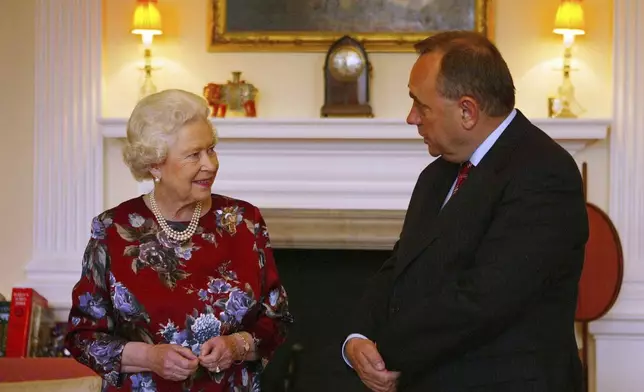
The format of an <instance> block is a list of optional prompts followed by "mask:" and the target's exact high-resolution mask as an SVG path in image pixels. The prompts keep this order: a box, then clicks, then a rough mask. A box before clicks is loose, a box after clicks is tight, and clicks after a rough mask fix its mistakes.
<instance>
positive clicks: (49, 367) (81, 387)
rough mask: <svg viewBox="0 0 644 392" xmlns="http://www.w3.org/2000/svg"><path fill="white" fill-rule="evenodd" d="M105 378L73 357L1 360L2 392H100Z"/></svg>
mask: <svg viewBox="0 0 644 392" xmlns="http://www.w3.org/2000/svg"><path fill="white" fill-rule="evenodd" d="M100 390H101V378H100V377H99V376H98V375H97V374H96V373H94V372H93V371H92V370H90V369H89V368H87V367H85V366H83V365H81V364H79V363H78V362H76V361H75V360H74V359H70V358H0V392H45V391H46V392H63V391H65V392H100Z"/></svg>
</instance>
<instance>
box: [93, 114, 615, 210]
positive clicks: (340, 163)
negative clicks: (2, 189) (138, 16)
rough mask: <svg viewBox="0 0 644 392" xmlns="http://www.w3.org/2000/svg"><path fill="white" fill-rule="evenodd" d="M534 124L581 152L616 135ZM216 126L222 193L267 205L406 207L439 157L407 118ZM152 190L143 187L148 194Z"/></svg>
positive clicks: (572, 125)
mask: <svg viewBox="0 0 644 392" xmlns="http://www.w3.org/2000/svg"><path fill="white" fill-rule="evenodd" d="M534 122H535V124H537V125H538V126H539V127H541V128H542V129H543V130H544V131H545V132H547V133H548V134H549V135H550V136H551V137H552V138H553V139H555V140H557V141H558V142H559V143H560V144H561V145H562V146H563V147H564V148H566V149H567V150H568V151H569V152H570V153H571V154H573V155H574V154H575V153H576V152H578V151H580V150H581V149H583V148H584V147H586V146H587V145H588V144H589V143H592V142H594V141H597V140H603V139H605V138H606V137H607V136H608V128H609V121H608V120H605V119H597V120H587V119H584V120H581V119H579V120H559V119H536V120H534ZM213 123H214V124H215V127H216V129H217V132H218V135H219V138H220V144H219V146H218V153H219V159H220V162H221V167H222V170H220V173H219V175H218V177H217V182H216V189H217V192H221V193H224V194H227V195H230V196H233V197H238V198H241V199H245V200H252V201H253V202H254V203H256V204H257V205H259V206H260V207H262V208H279V209H331V210H347V209H349V210H355V209H358V210H360V209H362V210H405V209H406V208H407V204H408V202H409V197H410V195H411V191H412V189H413V187H414V184H415V182H416V179H417V177H418V174H419V173H420V172H421V170H422V169H423V168H424V167H425V166H426V165H427V164H428V163H430V162H431V160H432V158H431V157H430V156H429V154H428V152H427V148H426V146H425V145H424V144H423V143H422V140H421V139H420V137H419V136H418V133H417V131H416V127H413V126H410V125H407V124H405V123H404V121H403V120H402V119H401V120H391V119H319V118H317V119H286V120H276V119H261V118H255V119H246V118H230V119H215V120H213ZM100 124H101V129H102V134H103V136H104V137H108V138H123V137H125V129H126V120H125V119H101V120H100ZM224 168H225V169H224ZM149 187H150V184H143V186H142V188H141V191H145V190H147V189H150V188H149Z"/></svg>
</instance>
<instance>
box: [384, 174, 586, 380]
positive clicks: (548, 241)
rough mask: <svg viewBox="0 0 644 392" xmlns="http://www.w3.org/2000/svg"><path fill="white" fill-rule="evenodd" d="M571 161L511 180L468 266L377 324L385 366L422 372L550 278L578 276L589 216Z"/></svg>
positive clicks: (486, 331)
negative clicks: (438, 288) (383, 321)
mask: <svg viewBox="0 0 644 392" xmlns="http://www.w3.org/2000/svg"><path fill="white" fill-rule="evenodd" d="M571 166H572V165H569V166H565V167H564V170H561V167H559V168H557V169H559V170H556V169H555V168H552V167H549V168H540V169H534V170H532V171H530V172H528V171H526V172H525V173H524V174H523V175H521V176H518V177H517V178H516V179H514V180H512V182H511V183H510V184H508V188H507V189H506V191H505V194H504V197H503V198H502V199H501V201H500V203H499V205H497V207H496V212H495V215H494V218H493V220H492V222H491V223H490V226H489V228H488V230H487V232H486V234H485V236H484V237H483V239H482V241H481V243H480V245H479V247H478V250H477V252H476V254H475V256H474V260H473V263H472V264H471V267H469V268H468V269H464V270H461V271H460V272H459V273H457V274H455V275H454V276H453V278H452V279H450V280H449V281H448V282H446V283H445V284H444V286H443V287H442V288H441V290H440V291H439V292H438V294H436V295H433V296H431V297H427V298H424V299H422V300H419V302H418V303H416V304H408V305H406V306H405V307H403V309H401V310H400V311H399V312H398V313H397V314H396V315H395V316H394V317H391V318H390V320H389V321H388V322H387V323H386V324H385V325H384V327H383V328H382V329H381V331H380V334H379V336H378V340H377V344H378V349H379V351H380V353H381V355H382V356H383V359H384V360H385V364H386V366H387V368H388V369H390V370H402V369H404V371H409V372H416V371H422V370H423V369H427V368H428V367H429V366H433V365H435V364H436V363H438V362H440V361H441V360H442V359H444V358H445V357H447V356H450V355H458V353H459V352H463V350H465V349H467V348H469V347H471V346H472V345H476V344H481V343H484V342H485V341H486V340H488V339H492V338H493V337H494V336H496V335H497V334H498V333H499V332H500V331H502V330H503V329H504V328H506V327H507V326H508V325H510V324H511V323H513V321H514V320H516V318H517V316H519V315H520V313H521V311H522V309H523V308H524V307H526V306H530V305H531V303H535V302H536V301H538V300H539V297H540V295H541V294H542V293H543V292H544V291H545V290H547V289H548V286H549V285H550V284H556V283H557V281H558V280H561V279H576V280H575V282H576V281H577V280H578V278H579V274H580V273H581V263H582V260H580V258H579V254H580V252H583V249H584V247H585V243H586V240H587V238H588V218H587V215H586V207H585V202H584V199H583V192H582V185H581V179H580V176H579V173H578V171H577V170H576V168H571ZM566 169H567V170H566ZM537 170H538V171H537ZM409 320H414V321H415V322H414V323H410V322H408V321H409ZM419 359H420V360H419Z"/></svg>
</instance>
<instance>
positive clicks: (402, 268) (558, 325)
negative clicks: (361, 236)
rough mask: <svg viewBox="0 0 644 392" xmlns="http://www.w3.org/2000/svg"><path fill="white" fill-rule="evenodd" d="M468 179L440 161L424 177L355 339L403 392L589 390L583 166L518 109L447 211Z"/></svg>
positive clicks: (369, 296)
mask: <svg viewBox="0 0 644 392" xmlns="http://www.w3.org/2000/svg"><path fill="white" fill-rule="evenodd" d="M457 172H458V165H457V164H453V163H449V162H447V161H445V160H443V159H440V158H438V159H436V160H435V161H434V162H432V163H431V164H430V165H429V166H427V168H425V170H424V171H423V172H422V173H421V175H420V177H419V179H418V182H417V184H416V187H415V189H414V191H413V194H412V197H411V201H410V204H409V208H408V211H407V215H406V217H405V222H404V225H403V230H402V233H401V236H400V240H399V241H398V242H397V244H396V246H395V248H394V253H393V256H392V257H391V258H390V259H389V260H388V261H387V262H385V264H384V265H383V266H382V268H381V269H380V271H379V272H378V274H377V275H376V276H374V277H373V279H372V281H371V283H370V285H369V288H368V289H367V291H366V294H365V297H364V300H363V302H362V303H361V309H360V311H359V313H358V316H357V318H356V320H355V322H354V323H353V325H352V327H351V329H350V330H349V331H348V332H358V333H362V334H364V335H366V336H367V337H369V338H370V339H372V340H375V341H376V343H377V347H378V350H379V351H380V353H381V355H382V356H383V358H384V360H385V365H386V367H387V368H388V369H389V370H398V371H401V372H402V375H401V378H400V380H399V391H402V392H404V391H423V392H424V391H428V392H461V391H479V392H484V391H486V392H487V391H489V392H506V391H507V392H572V391H578V390H580V388H581V364H580V361H579V357H578V354H577V345H576V341H575V336H574V314H575V309H576V301H577V285H578V281H579V277H580V274H581V269H582V264H583V259H584V250H585V244H586V241H587V239H588V218H587V215H586V206H585V200H584V195H583V187H582V179H581V176H580V172H579V170H578V167H577V165H576V163H575V162H574V160H573V159H572V157H571V156H570V155H569V154H568V152H566V151H565V150H564V149H563V148H562V147H561V146H559V145H558V144H557V143H556V142H555V141H553V140H552V139H551V138H550V137H549V136H548V135H546V134H545V133H544V132H542V131H541V130H540V129H538V128H537V127H536V126H534V125H533V124H532V123H530V122H529V121H528V119H527V118H525V116H524V115H523V114H521V113H520V112H518V113H517V115H516V117H515V118H514V119H513V121H512V122H511V123H510V124H509V126H508V127H507V128H506V130H505V131H504V132H503V134H502V135H501V136H500V138H499V139H498V140H497V142H496V143H495V144H494V146H492V148H491V149H490V150H489V151H488V153H487V154H486V155H485V157H484V158H483V160H482V161H481V162H480V163H479V164H478V165H477V166H476V167H474V168H473V169H472V170H471V171H470V173H469V177H468V179H467V180H466V181H465V182H464V183H463V185H462V186H461V188H460V190H459V192H458V193H457V194H456V195H454V196H453V197H452V198H451V199H450V200H449V201H448V202H447V204H446V205H445V207H444V208H443V209H442V210H441V205H442V203H443V201H444V199H445V197H446V196H447V194H448V192H449V189H450V187H451V185H452V183H453V182H454V180H455V178H456V175H457Z"/></svg>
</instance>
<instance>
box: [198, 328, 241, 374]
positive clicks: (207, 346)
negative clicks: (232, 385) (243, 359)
mask: <svg viewBox="0 0 644 392" xmlns="http://www.w3.org/2000/svg"><path fill="white" fill-rule="evenodd" d="M234 338H235V337H234V336H217V337H214V338H211V339H210V340H208V341H207V342H205V343H204V344H202V345H201V353H200V354H199V363H200V364H201V366H203V367H205V368H206V369H208V370H209V371H211V372H215V373H219V372H222V371H224V370H226V369H228V368H229V367H230V366H231V365H232V364H233V362H234V361H235V353H234V352H233V349H232V347H233V345H231V344H230V342H228V339H234Z"/></svg>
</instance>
